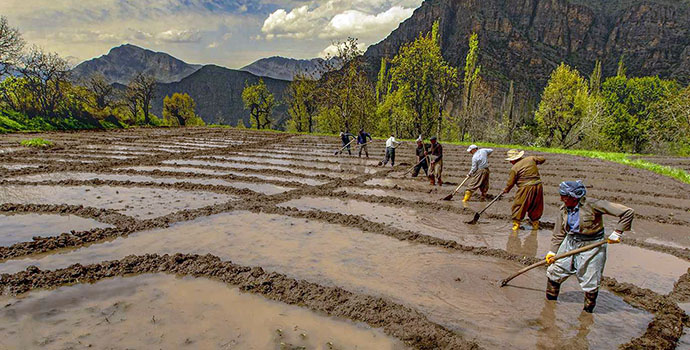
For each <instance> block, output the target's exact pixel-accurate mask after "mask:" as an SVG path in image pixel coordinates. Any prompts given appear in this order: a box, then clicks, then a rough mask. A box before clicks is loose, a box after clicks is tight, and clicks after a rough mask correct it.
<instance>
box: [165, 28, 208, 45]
mask: <svg viewBox="0 0 690 350" xmlns="http://www.w3.org/2000/svg"><path fill="white" fill-rule="evenodd" d="M156 38H157V39H159V40H161V41H165V42H169V43H196V42H199V41H201V34H200V33H199V31H198V30H189V29H183V30H176V29H169V30H166V31H164V32H160V33H158V34H157V35H156Z"/></svg>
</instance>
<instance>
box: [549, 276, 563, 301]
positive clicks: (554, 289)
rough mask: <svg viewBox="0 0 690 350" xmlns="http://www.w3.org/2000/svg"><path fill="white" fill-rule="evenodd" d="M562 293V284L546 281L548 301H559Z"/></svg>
mask: <svg viewBox="0 0 690 350" xmlns="http://www.w3.org/2000/svg"><path fill="white" fill-rule="evenodd" d="M560 292H561V284H560V283H558V282H554V281H552V280H550V279H548V278H547V279H546V299H548V300H558V294H559V293H560Z"/></svg>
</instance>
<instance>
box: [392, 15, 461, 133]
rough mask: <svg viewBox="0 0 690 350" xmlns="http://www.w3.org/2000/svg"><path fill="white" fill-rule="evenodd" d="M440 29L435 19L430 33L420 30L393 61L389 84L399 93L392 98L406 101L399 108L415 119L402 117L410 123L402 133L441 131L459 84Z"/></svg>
mask: <svg viewBox="0 0 690 350" xmlns="http://www.w3.org/2000/svg"><path fill="white" fill-rule="evenodd" d="M438 28H439V25H438V22H436V23H434V25H433V27H432V30H431V31H430V32H429V33H427V34H422V33H420V35H419V37H418V38H417V39H416V40H415V41H414V42H411V43H408V44H405V45H403V46H402V47H400V51H399V52H398V54H397V55H396V56H395V57H394V58H393V60H392V62H391V64H392V66H391V69H390V71H391V83H390V84H391V89H392V90H393V91H395V92H396V95H395V96H394V97H392V99H394V100H397V101H399V102H402V103H405V104H407V106H406V108H398V109H402V110H407V111H412V119H411V120H403V122H404V123H405V124H407V123H411V125H409V126H407V127H404V128H402V129H403V130H405V131H406V133H405V134H403V135H400V136H406V137H416V136H417V135H420V134H423V135H430V134H431V133H432V132H434V131H435V132H436V133H439V134H440V132H441V131H442V125H443V117H444V107H445V105H446V103H447V102H448V99H449V98H450V96H451V93H452V92H453V91H454V90H455V88H457V86H458V84H457V69H456V68H454V67H452V66H450V65H449V64H448V63H447V62H446V61H445V60H444V58H443V56H442V55H441V47H440V40H439V32H438V30H439V29H438ZM389 110H390V109H389ZM393 116H394V117H398V118H400V117H402V116H400V115H395V114H394V115H393ZM434 126H435V128H434ZM434 129H435V130H434Z"/></svg>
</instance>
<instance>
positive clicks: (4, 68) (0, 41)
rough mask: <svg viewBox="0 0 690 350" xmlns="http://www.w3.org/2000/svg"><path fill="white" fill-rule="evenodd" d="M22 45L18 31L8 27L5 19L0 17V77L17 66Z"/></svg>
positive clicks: (22, 41)
mask: <svg viewBox="0 0 690 350" xmlns="http://www.w3.org/2000/svg"><path fill="white" fill-rule="evenodd" d="M24 44H25V43H24V39H23V38H22V34H21V33H20V32H19V29H17V28H13V27H10V25H9V23H8V22H7V18H6V17H5V16H0V77H2V76H5V75H7V74H8V73H9V72H10V71H11V70H12V69H14V68H15V67H16V66H17V65H18V64H19V62H20V58H21V56H22V50H23V49H24Z"/></svg>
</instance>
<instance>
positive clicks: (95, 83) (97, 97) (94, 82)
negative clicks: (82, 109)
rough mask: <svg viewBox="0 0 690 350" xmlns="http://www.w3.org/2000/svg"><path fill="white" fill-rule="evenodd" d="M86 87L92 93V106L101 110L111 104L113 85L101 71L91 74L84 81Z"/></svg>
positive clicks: (113, 98) (113, 92) (113, 97)
mask: <svg viewBox="0 0 690 350" xmlns="http://www.w3.org/2000/svg"><path fill="white" fill-rule="evenodd" d="M84 85H86V88H87V89H88V90H89V91H90V92H91V93H92V94H93V101H92V102H91V104H92V107H93V108H96V109H98V110H103V109H105V108H106V107H110V106H112V105H113V102H114V100H115V87H114V86H112V85H111V84H109V83H108V81H107V80H106V78H105V76H104V75H103V74H102V73H94V74H92V75H91V76H90V77H89V78H88V79H87V80H86V82H85V84H84Z"/></svg>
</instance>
